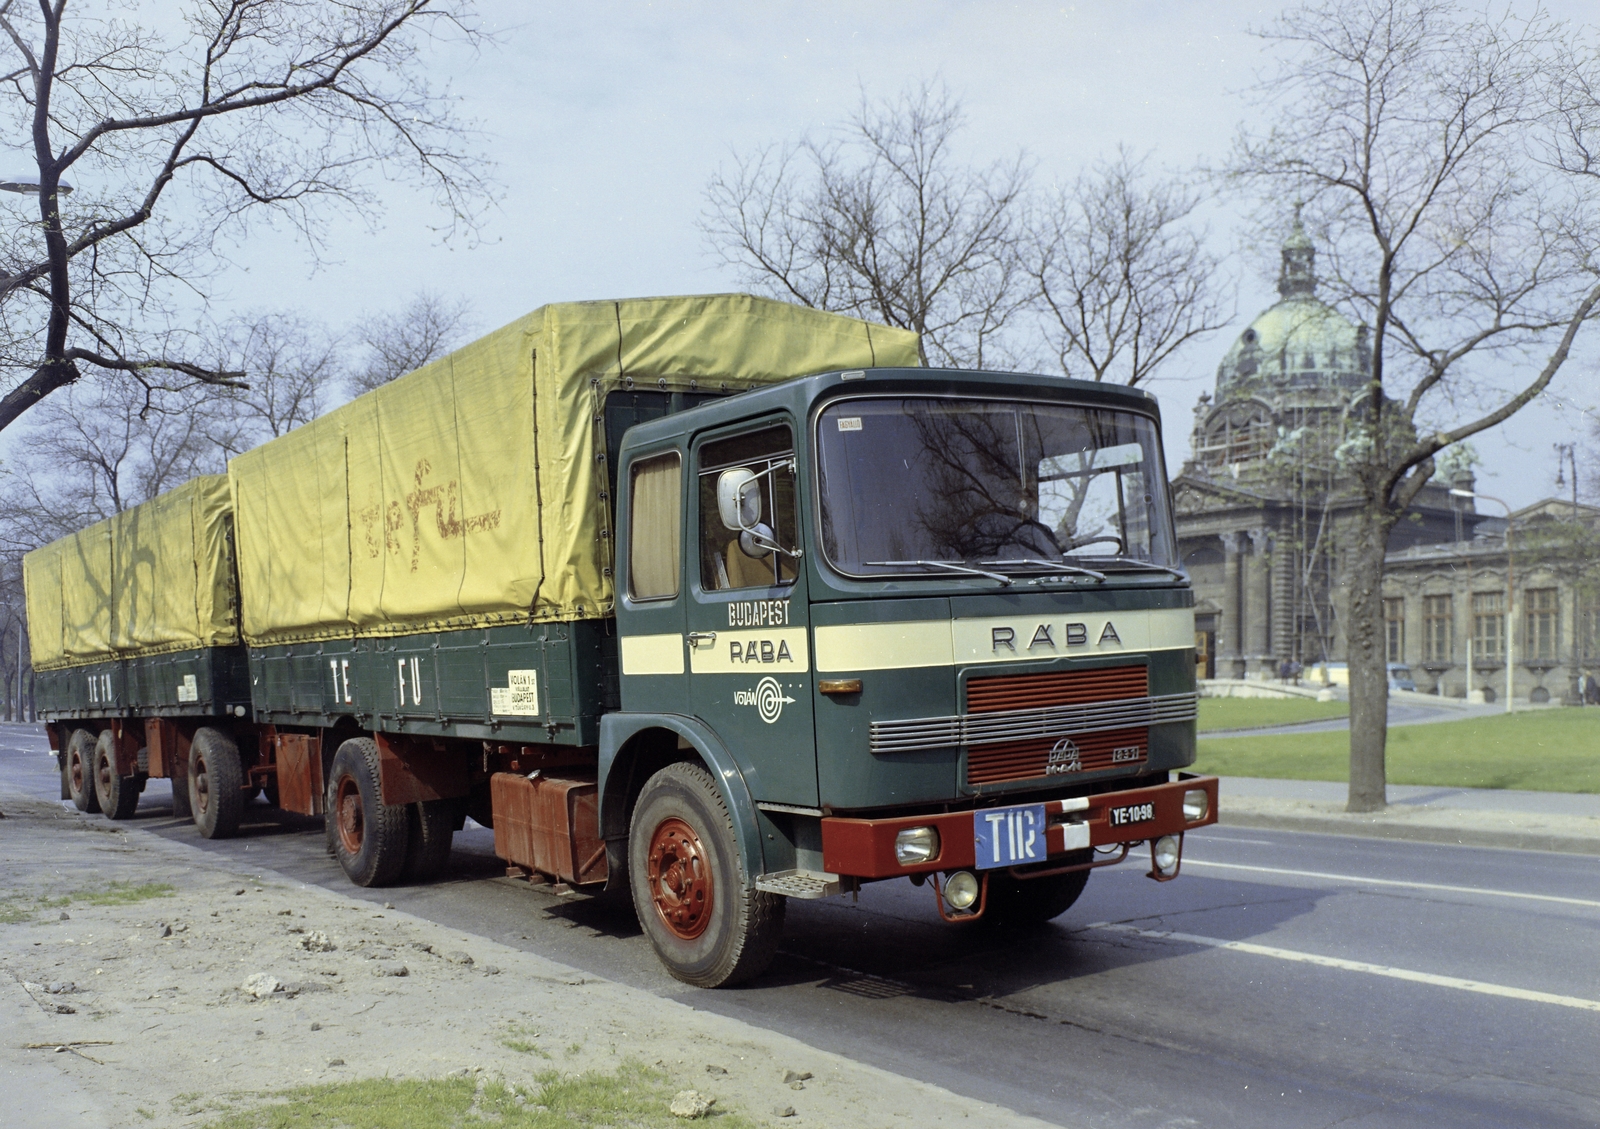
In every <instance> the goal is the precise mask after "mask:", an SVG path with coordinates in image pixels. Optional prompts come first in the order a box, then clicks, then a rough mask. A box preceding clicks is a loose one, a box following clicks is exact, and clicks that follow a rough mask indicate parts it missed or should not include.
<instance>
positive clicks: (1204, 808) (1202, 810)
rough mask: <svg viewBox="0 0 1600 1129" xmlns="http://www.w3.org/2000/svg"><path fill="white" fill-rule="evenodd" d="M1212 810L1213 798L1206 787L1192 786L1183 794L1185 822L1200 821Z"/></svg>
mask: <svg viewBox="0 0 1600 1129" xmlns="http://www.w3.org/2000/svg"><path fill="white" fill-rule="evenodd" d="M1210 811H1211V798H1210V797H1209V796H1207V795H1206V790H1205V789H1204V788H1191V789H1189V791H1187V792H1185V793H1184V794H1183V819H1184V822H1185V823H1199V822H1200V821H1201V820H1202V819H1204V818H1205V817H1206V815H1207V814H1208V813H1209V812H1210Z"/></svg>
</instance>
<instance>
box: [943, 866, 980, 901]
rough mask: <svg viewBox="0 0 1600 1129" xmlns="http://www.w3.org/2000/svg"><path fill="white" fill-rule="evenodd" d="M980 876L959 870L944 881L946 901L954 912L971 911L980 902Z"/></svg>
mask: <svg viewBox="0 0 1600 1129" xmlns="http://www.w3.org/2000/svg"><path fill="white" fill-rule="evenodd" d="M978 891H979V886H978V876H977V875H976V874H974V873H972V871H970V870H958V871H956V872H955V873H954V874H952V875H951V876H950V877H949V878H946V879H945V881H944V900H945V902H946V903H948V904H949V906H950V908H951V909H954V910H969V909H971V908H972V906H973V903H975V902H976V901H977V900H978Z"/></svg>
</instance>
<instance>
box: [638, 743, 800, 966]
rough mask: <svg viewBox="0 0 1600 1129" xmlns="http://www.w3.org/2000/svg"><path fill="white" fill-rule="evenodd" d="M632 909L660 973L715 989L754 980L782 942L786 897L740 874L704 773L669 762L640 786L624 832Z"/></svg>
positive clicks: (722, 808)
mask: <svg viewBox="0 0 1600 1129" xmlns="http://www.w3.org/2000/svg"><path fill="white" fill-rule="evenodd" d="M628 876H629V883H630V885H631V886H632V889H633V908H634V912H635V913H636V914H637V915H638V917H639V924H640V926H641V927H643V929H644V932H645V936H647V937H649V938H650V944H651V945H652V946H654V948H655V950H656V955H657V956H658V957H660V958H661V963H662V964H664V965H666V967H667V971H668V972H670V973H672V975H673V976H675V977H677V978H678V979H679V980H682V981H683V982H684V983H686V984H693V985H695V986H697V987H701V988H717V987H721V986H723V985H733V984H738V983H740V982H742V981H745V980H749V979H751V978H752V977H754V976H759V975H760V974H761V973H762V972H764V971H765V970H766V968H767V966H768V965H769V964H771V963H772V958H773V956H774V955H775V954H776V953H777V951H778V943H779V941H781V940H782V938H783V915H784V909H785V906H786V905H787V902H786V900H785V899H784V898H783V897H782V896H781V895H778V894H766V893H762V892H760V891H758V890H757V889H756V888H755V880H754V877H753V876H752V875H749V874H747V873H745V868H744V864H743V860H742V859H741V858H740V855H739V846H738V840H737V838H736V837H735V835H734V828H733V819H732V818H731V817H730V815H729V813H728V808H727V805H726V804H724V803H723V801H722V796H721V794H720V793H719V792H718V791H717V786H716V783H715V782H714V781H713V780H712V778H711V775H710V773H708V772H706V770H705V769H703V768H701V767H700V766H699V765H697V764H687V763H679V764H670V765H668V766H667V767H666V768H663V769H662V770H661V771H660V772H658V773H656V774H655V775H654V776H652V777H651V778H650V779H649V780H647V781H646V782H645V785H644V789H643V791H641V792H640V793H639V802H638V804H637V805H636V806H635V807H634V809H633V818H632V820H631V822H630V826H629V829H628Z"/></svg>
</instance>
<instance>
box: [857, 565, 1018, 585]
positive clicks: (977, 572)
mask: <svg viewBox="0 0 1600 1129" xmlns="http://www.w3.org/2000/svg"><path fill="white" fill-rule="evenodd" d="M861 563H862V564H864V565H870V566H873V567H879V566H881V567H883V568H912V567H915V566H917V565H921V566H922V567H923V568H947V569H949V570H950V571H951V572H963V573H967V574H968V575H971V576H986V577H988V578H989V579H990V580H998V581H999V582H1000V583H1001V584H1004V585H1006V586H1007V587H1009V586H1010V585H1011V583H1012V581H1011V578H1010V577H1009V576H1005V575H1003V574H1001V573H998V572H990V571H988V570H987V569H982V568H973V567H972V566H971V565H964V564H960V563H958V562H956V561H862V562H861Z"/></svg>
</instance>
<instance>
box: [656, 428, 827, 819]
mask: <svg viewBox="0 0 1600 1129" xmlns="http://www.w3.org/2000/svg"><path fill="white" fill-rule="evenodd" d="M692 464H693V477H692V480H691V482H690V486H689V489H690V493H691V496H692V501H691V504H690V508H691V518H690V530H691V531H692V533H693V535H694V540H695V544H694V545H693V546H692V551H691V552H690V553H686V554H685V556H686V558H687V560H688V563H689V566H690V568H689V571H690V575H689V576H688V577H687V578H686V580H687V585H686V586H687V588H688V593H689V599H688V609H687V612H688V644H689V701H690V706H691V710H692V712H693V713H694V714H695V715H696V716H698V717H699V718H700V719H701V720H702V721H704V722H705V723H706V724H707V725H709V726H710V727H711V728H712V729H713V730H715V731H716V732H717V734H718V735H719V736H720V737H721V738H722V741H723V743H724V744H725V745H726V746H727V748H728V750H729V751H730V752H731V753H732V754H733V756H734V759H735V760H736V761H737V762H738V764H739V767H740V770H741V771H742V772H743V773H744V776H745V782H746V784H747V785H748V786H749V788H750V791H751V793H752V795H753V796H754V797H755V799H756V800H758V801H761V802H764V803H780V804H794V805H797V806H802V807H815V806H816V805H817V757H816V741H815V736H814V732H813V729H812V719H813V713H812V700H811V699H812V696H811V652H810V647H809V637H810V631H809V629H808V628H809V625H808V623H807V615H806V612H807V601H806V591H805V569H804V568H802V567H801V556H800V552H801V550H800V531H799V514H800V512H801V511H800V504H801V499H800V495H799V475H798V474H797V465H796V461H795V434H794V426H793V424H792V422H791V421H789V420H788V419H787V418H786V417H782V418H768V419H766V420H762V421H757V422H751V423H746V424H743V425H740V426H739V427H738V428H731V429H730V428H724V429H721V430H718V431H714V432H708V433H706V434H704V435H702V436H701V437H699V438H698V439H697V440H696V442H695V443H694V445H693V447H692ZM730 499H731V500H732V503H733V510H732V511H731V512H730V508H729V502H730Z"/></svg>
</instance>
